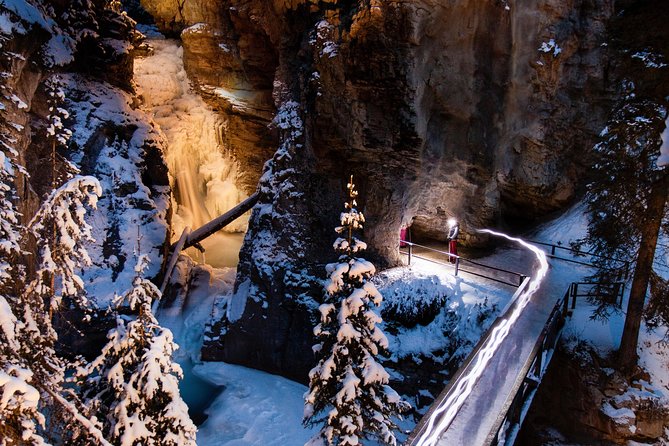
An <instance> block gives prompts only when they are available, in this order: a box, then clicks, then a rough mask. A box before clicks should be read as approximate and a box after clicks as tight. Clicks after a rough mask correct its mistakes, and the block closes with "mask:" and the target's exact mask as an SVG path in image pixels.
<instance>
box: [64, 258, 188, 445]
mask: <svg viewBox="0 0 669 446" xmlns="http://www.w3.org/2000/svg"><path fill="white" fill-rule="evenodd" d="M147 265H148V259H147V257H146V256H145V255H140V256H139V259H138V262H137V266H136V267H135V272H136V276H135V279H134V281H133V287H132V289H131V290H130V291H128V292H127V293H126V294H124V295H123V296H120V297H119V298H117V300H116V302H115V304H116V305H117V307H118V306H119V305H121V304H123V303H124V302H125V303H127V304H128V306H129V307H130V309H131V310H133V311H136V312H137V317H136V318H135V319H131V320H129V318H128V317H123V316H119V315H117V317H116V328H115V329H113V330H111V331H110V332H109V334H108V335H107V338H108V342H107V344H106V345H105V347H104V348H103V349H102V353H101V354H100V356H98V358H97V359H95V360H94V361H93V362H91V363H90V364H89V365H87V366H85V367H82V368H80V369H79V370H78V371H77V374H76V375H77V379H78V380H79V381H80V382H81V383H82V384H81V388H82V391H83V392H82V395H83V399H84V404H86V405H87V406H88V408H89V410H90V412H91V413H92V414H95V415H97V416H98V418H99V419H101V421H102V423H103V426H104V427H103V432H104V433H105V436H106V437H107V438H109V439H110V441H111V442H112V443H113V444H115V445H119V446H140V445H141V446H144V445H161V446H189V445H192V446H194V445H195V433H196V430H197V429H196V427H195V425H194V424H193V422H192V421H191V419H190V418H189V416H188V407H187V406H186V404H185V403H184V402H183V400H182V399H181V396H180V394H179V387H178V384H179V378H180V377H181V375H182V372H181V368H180V367H179V365H178V364H176V363H175V362H174V361H173V359H172V354H173V352H174V351H175V350H176V349H177V348H178V346H177V345H176V344H175V343H174V341H173V339H172V332H170V330H168V329H166V328H163V327H161V326H160V325H159V324H158V321H157V320H156V318H155V316H154V315H153V312H152V309H151V305H152V302H155V301H158V300H159V299H160V297H161V296H160V291H159V290H158V288H157V287H156V286H155V285H154V284H153V283H151V282H150V281H149V280H147V279H145V278H144V277H143V274H144V270H145V269H146V267H147Z"/></svg>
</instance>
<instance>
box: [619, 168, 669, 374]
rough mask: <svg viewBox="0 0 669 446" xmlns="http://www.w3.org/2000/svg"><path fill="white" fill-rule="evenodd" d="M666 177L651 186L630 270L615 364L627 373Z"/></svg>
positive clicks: (631, 366) (634, 354) (633, 354)
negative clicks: (626, 301)
mask: <svg viewBox="0 0 669 446" xmlns="http://www.w3.org/2000/svg"><path fill="white" fill-rule="evenodd" d="M668 180H669V175H668V174H667V173H663V174H662V177H661V178H660V179H659V180H658V181H657V182H656V183H655V184H654V185H653V189H652V190H651V192H650V196H649V198H648V208H647V212H646V215H645V218H644V219H643V221H641V222H640V224H641V225H642V226H641V245H640V246H639V256H638V258H637V261H636V268H635V269H634V278H633V279H632V287H631V289H630V296H629V302H628V304H627V315H626V317H625V327H624V328H623V334H622V339H621V340H620V349H619V350H618V360H619V364H620V369H621V370H622V371H624V372H627V373H630V372H632V371H633V369H634V367H635V366H636V364H637V360H638V359H639V356H638V355H637V344H638V342H639V328H640V326H641V318H642V317H643V307H644V304H645V301H646V292H647V291H648V282H649V280H650V274H651V270H652V268H653V259H654V258H655V247H656V246H657V237H658V234H659V232H660V224H661V223H662V217H663V216H664V207H665V205H666V202H667V188H668V186H669V181H668Z"/></svg>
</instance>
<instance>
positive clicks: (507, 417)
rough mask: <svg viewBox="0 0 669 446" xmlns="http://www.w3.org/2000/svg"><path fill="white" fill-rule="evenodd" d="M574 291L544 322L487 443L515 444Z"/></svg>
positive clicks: (551, 355) (550, 357) (557, 303)
mask: <svg viewBox="0 0 669 446" xmlns="http://www.w3.org/2000/svg"><path fill="white" fill-rule="evenodd" d="M570 293H571V285H570V286H569V287H568V288H567V290H566V291H565V293H564V295H563V296H562V297H561V298H560V299H558V300H557V301H556V302H555V305H554V306H553V309H552V310H551V313H550V314H549V316H548V319H547V320H546V324H544V328H543V329H542V330H541V334H540V335H539V337H538V338H537V341H536V342H535V344H534V347H533V348H532V353H531V354H530V356H529V357H528V359H527V361H525V364H523V367H522V368H521V372H520V373H519V375H518V379H516V381H515V382H514V385H513V388H512V389H513V391H512V393H511V395H513V396H510V397H509V398H508V399H507V401H506V402H505V403H504V406H503V407H504V410H503V411H502V412H501V414H503V415H501V414H500V416H499V417H498V418H497V420H496V421H495V424H494V425H493V429H491V430H490V433H489V434H488V437H487V438H486V442H485V443H484V446H497V445H498V444H505V445H507V444H510V445H512V444H514V442H515V438H516V435H517V434H518V431H519V429H520V426H521V425H522V424H523V421H524V420H525V416H526V415H527V412H528V410H529V406H530V404H531V402H532V399H533V398H534V395H535V393H536V389H537V387H538V386H539V383H541V379H542V378H543V376H544V374H545V372H546V369H547V368H548V364H549V363H550V362H551V359H552V358H553V352H554V351H555V347H556V346H557V343H558V341H559V339H560V335H561V333H562V328H563V327H564V324H565V319H566V316H567V304H568V302H569V295H570Z"/></svg>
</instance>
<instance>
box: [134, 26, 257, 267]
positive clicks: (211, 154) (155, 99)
mask: <svg viewBox="0 0 669 446" xmlns="http://www.w3.org/2000/svg"><path fill="white" fill-rule="evenodd" d="M147 41H148V43H149V44H150V45H151V46H152V47H153V48H154V53H153V54H152V55H151V56H149V57H146V58H140V59H136V60H135V83H136V84H137V87H138V92H139V94H140V95H141V97H142V98H143V100H144V105H143V106H144V108H145V109H146V110H147V111H148V112H149V113H151V114H152V116H153V118H154V121H155V122H156V123H157V124H158V125H159V126H160V128H161V130H162V131H163V133H164V134H165V136H166V138H167V143H168V144H167V146H168V149H167V153H166V154H165V159H166V161H167V166H168V168H169V171H170V182H171V185H172V190H173V191H174V200H175V201H176V203H173V206H174V209H175V212H174V214H173V219H172V229H173V234H172V237H173V239H178V238H179V236H180V235H181V232H182V231H183V229H184V228H185V227H187V226H188V227H190V228H191V229H195V228H198V227H200V226H201V225H203V224H204V223H206V222H208V221H210V220H211V219H213V218H215V217H217V216H219V215H220V214H222V213H224V212H225V211H227V210H229V209H230V208H232V207H233V206H235V205H236V204H237V203H239V202H240V201H242V200H243V199H244V198H246V195H245V194H244V193H243V192H242V191H240V190H239V189H238V188H237V186H236V185H235V179H236V177H237V174H238V172H237V167H236V164H235V162H234V161H233V160H232V159H231V158H230V157H228V156H226V155H225V147H223V144H222V143H221V137H220V135H221V134H222V132H223V131H224V123H223V122H222V120H221V119H220V117H218V116H217V115H216V113H215V112H214V111H212V110H211V109H210V108H209V107H208V106H207V104H205V103H204V101H203V100H202V98H200V97H199V96H198V95H197V94H195V93H193V92H192V91H191V87H190V83H189V80H188V76H187V75H186V71H185V70H184V65H183V59H182V56H183V48H182V47H181V46H180V45H179V43H178V42H177V41H175V40H169V39H163V38H151V39H148V40H147ZM247 220H248V219H247V218H246V219H244V218H242V219H238V220H237V221H236V222H233V223H232V224H231V225H230V226H228V227H227V228H226V229H225V230H224V231H219V232H218V233H217V234H215V235H213V236H211V237H209V238H208V239H207V240H205V241H204V242H203V243H202V245H203V246H204V248H205V251H206V252H205V254H204V256H203V255H202V254H201V253H200V252H199V251H197V250H196V249H195V248H190V249H189V250H187V251H186V252H187V254H189V255H190V256H191V257H192V258H193V259H194V260H197V261H200V262H203V263H207V264H209V265H211V266H214V267H228V266H236V265H237V262H238V253H239V249H240V247H241V243H242V240H243V233H244V231H246V225H247ZM173 241H176V240H173Z"/></svg>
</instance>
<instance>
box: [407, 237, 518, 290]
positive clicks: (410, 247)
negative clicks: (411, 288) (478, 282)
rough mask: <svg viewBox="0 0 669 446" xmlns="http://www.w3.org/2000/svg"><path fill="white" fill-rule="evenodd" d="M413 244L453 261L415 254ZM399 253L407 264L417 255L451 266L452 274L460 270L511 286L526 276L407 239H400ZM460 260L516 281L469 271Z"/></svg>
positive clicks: (429, 260)
mask: <svg viewBox="0 0 669 446" xmlns="http://www.w3.org/2000/svg"><path fill="white" fill-rule="evenodd" d="M403 246H407V247H408V250H407V252H403V251H402V247H403ZM414 246H415V247H419V248H422V249H425V250H427V251H432V252H436V253H438V254H442V255H445V256H447V257H448V258H449V260H451V261H452V262H453V263H444V262H440V261H438V260H435V259H430V258H427V257H424V256H420V255H416V254H414V253H413V247H414ZM400 254H405V255H407V256H408V264H409V265H410V264H411V259H412V257H417V258H419V259H422V260H426V261H428V262H432V263H436V264H438V265H443V266H452V267H454V268H455V274H454V275H455V276H457V275H458V272H459V271H462V272H465V273H467V274H471V275H474V276H478V277H483V278H485V279H489V280H493V281H495V282H499V283H503V284H505V285H509V286H512V287H518V286H520V284H521V283H522V282H523V280H524V279H525V278H526V277H527V276H526V275H525V274H522V273H518V272H516V271H511V270H507V269H503V268H498V267H496V266H491V265H486V264H484V263H480V262H476V261H474V260H470V259H466V258H464V257H461V256H459V255H457V254H451V253H450V252H446V251H442V250H440V249H435V248H431V247H429V246H425V245H420V244H418V243H413V242H408V241H401V242H400ZM462 262H465V263H469V264H472V265H474V266H478V267H480V268H485V269H488V270H492V271H499V272H502V273H506V274H510V275H511V276H513V277H516V278H517V279H518V282H517V283H512V282H508V281H506V280H502V279H500V278H498V277H493V276H492V275H486V274H484V273H482V272H477V271H471V270H470V269H463V268H462V267H461V266H460V265H461V263H462Z"/></svg>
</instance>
